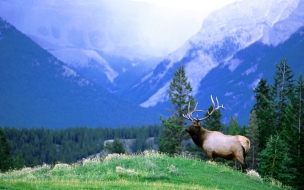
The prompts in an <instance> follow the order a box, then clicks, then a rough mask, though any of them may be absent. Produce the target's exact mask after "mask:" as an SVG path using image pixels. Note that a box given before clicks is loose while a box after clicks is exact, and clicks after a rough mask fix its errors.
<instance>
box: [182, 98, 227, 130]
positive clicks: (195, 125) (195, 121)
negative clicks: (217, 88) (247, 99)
mask: <svg viewBox="0 0 304 190" xmlns="http://www.w3.org/2000/svg"><path fill="white" fill-rule="evenodd" d="M215 99H216V103H217V105H215V103H214V100H213V98H212V95H211V102H212V111H211V112H209V111H207V116H205V117H203V118H198V116H197V117H196V118H195V117H193V116H192V114H193V113H194V112H203V110H197V109H196V107H197V104H198V103H196V105H195V107H194V109H193V110H192V111H190V102H189V104H188V113H187V114H186V115H185V114H183V117H184V118H186V119H188V120H190V121H191V124H190V125H189V126H188V127H187V128H186V129H185V131H187V132H188V133H189V134H190V133H195V134H197V132H198V131H199V130H200V127H201V124H200V121H203V120H205V119H207V118H208V117H210V116H211V115H212V114H213V113H214V112H215V111H216V110H218V109H220V108H224V105H221V106H220V105H219V102H218V99H217V97H215ZM190 135H191V134H190Z"/></svg>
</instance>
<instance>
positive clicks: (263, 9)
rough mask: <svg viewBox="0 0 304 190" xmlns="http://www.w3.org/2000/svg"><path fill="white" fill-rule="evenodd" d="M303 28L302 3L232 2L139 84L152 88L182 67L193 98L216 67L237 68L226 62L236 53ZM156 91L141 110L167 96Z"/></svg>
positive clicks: (283, 0)
mask: <svg viewBox="0 0 304 190" xmlns="http://www.w3.org/2000/svg"><path fill="white" fill-rule="evenodd" d="M303 24H304V0H256V1H252V0H243V1H237V2H234V3H232V4H229V5H227V6H225V7H223V8H222V9H220V10H217V11H215V12H213V13H212V14H210V15H209V16H208V17H207V18H206V19H205V20H204V22H203V24H202V28H201V30H200V31H198V33H197V34H196V35H194V36H193V37H191V38H190V39H189V40H188V41H187V42H185V44H184V45H183V46H181V47H180V48H179V49H177V50H176V51H174V52H173V53H171V54H170V55H169V56H168V58H167V61H168V63H166V64H163V63H162V62H161V63H160V64H163V70H162V71H160V72H156V73H155V74H154V75H152V76H146V77H145V78H144V79H145V80H143V81H149V82H150V83H152V84H153V85H152V86H153V87H156V86H157V83H159V82H160V81H161V79H162V78H164V76H167V75H169V76H173V73H172V69H170V68H172V67H173V66H174V65H175V64H178V65H180V64H181V63H182V64H184V65H185V68H186V73H187V76H188V79H189V80H190V81H191V85H192V88H193V93H194V94H193V95H195V94H196V93H197V92H198V89H199V85H200V81H201V80H202V79H203V78H204V77H205V76H206V74H208V72H210V71H211V69H213V68H214V67H216V66H217V65H219V64H220V63H223V62H224V63H225V64H228V67H229V69H230V71H231V72H233V71H234V70H235V69H236V68H237V67H238V66H239V63H240V62H237V63H236V62H235V61H229V60H230V59H231V58H232V57H233V55H234V54H235V53H236V52H237V51H239V50H241V49H244V48H246V47H248V46H249V45H251V44H253V43H255V42H257V41H260V40H261V41H262V42H263V43H266V44H271V45H277V44H279V43H282V42H284V41H285V40H286V39H288V38H289V36H290V35H291V34H292V33H294V32H295V31H296V30H297V29H298V28H299V27H300V26H303ZM287 25H288V27H287ZM290 25H291V27H289V26H290ZM230 64H233V65H230ZM149 77H150V78H149ZM165 78H171V77H165ZM167 82H168V81H167ZM162 83H163V84H164V81H162ZM142 84H143V83H142ZM165 84H167V83H165ZM143 85H145V84H143ZM137 86H140V85H137ZM158 87H159V89H162V90H161V91H160V90H154V92H155V94H153V95H152V96H151V97H150V98H148V99H147V100H146V101H144V102H143V103H142V104H141V105H142V106H147V105H149V106H153V105H156V104H157V102H156V100H155V97H166V96H165V94H163V95H160V93H167V91H166V90H165V88H166V85H161V86H158ZM153 97H154V98H153ZM158 101H159V102H162V101H163V100H162V99H159V100H158Z"/></svg>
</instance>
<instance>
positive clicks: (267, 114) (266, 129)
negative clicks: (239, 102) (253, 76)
mask: <svg viewBox="0 0 304 190" xmlns="http://www.w3.org/2000/svg"><path fill="white" fill-rule="evenodd" d="M271 89H272V87H271V86H270V85H267V80H266V79H263V78H262V79H261V80H260V82H259V84H258V86H257V87H256V88H255V89H254V93H255V96H254V97H255V99H256V103H255V104H254V106H253V110H255V112H256V116H257V125H258V128H259V132H260V134H259V137H260V143H259V149H260V150H262V149H264V148H265V146H266V141H267V139H268V138H269V136H270V135H273V134H275V130H274V128H275V125H276V116H275V115H276V114H275V106H274V103H273V96H272V94H271Z"/></svg>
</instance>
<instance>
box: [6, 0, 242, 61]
mask: <svg viewBox="0 0 304 190" xmlns="http://www.w3.org/2000/svg"><path fill="white" fill-rule="evenodd" d="M234 1H236V0H212V1H206V0H43V1H36V0H0V16H1V17H3V18H4V19H6V20H7V21H9V22H11V24H13V25H15V26H16V27H17V28H18V29H20V30H21V31H22V32H24V33H25V34H29V35H31V36H36V37H38V38H39V39H44V40H46V42H50V44H57V45H59V46H61V47H72V46H71V45H73V44H71V40H73V42H74V45H75V44H76V45H77V46H76V47H79V46H81V48H87V49H89V48H92V47H93V48H97V49H101V50H104V51H107V52H110V53H115V54H120V55H125V56H130V57H132V56H133V57H134V56H138V57H140V56H142V57H153V56H167V55H168V54H169V53H171V52H173V51H175V50H176V49H178V48H179V47H180V46H182V45H183V44H184V42H185V41H187V40H188V39H189V38H190V37H191V36H193V35H194V34H196V33H197V32H198V31H199V30H200V29H201V26H202V23H203V20H204V18H206V17H207V16H208V15H209V14H210V13H211V12H212V11H214V10H216V9H220V8H222V7H223V6H225V5H227V4H229V3H232V2H234ZM52 31H53V32H54V31H58V32H57V33H58V34H60V38H54V37H53V36H52V35H51V33H52ZM77 34H78V36H77ZM79 36H80V37H81V38H83V39H79V38H78V37H79ZM92 38H96V39H97V38H98V41H94V42H92V41H91V42H90V40H91V39H92ZM45 44H47V43H45ZM45 48H47V47H45Z"/></svg>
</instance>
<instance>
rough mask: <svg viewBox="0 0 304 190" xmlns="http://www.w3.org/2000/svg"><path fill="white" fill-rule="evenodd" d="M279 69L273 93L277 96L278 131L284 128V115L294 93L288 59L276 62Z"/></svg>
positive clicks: (276, 73)
mask: <svg viewBox="0 0 304 190" xmlns="http://www.w3.org/2000/svg"><path fill="white" fill-rule="evenodd" d="M276 68H277V71H276V72H275V76H274V86H273V93H274V97H275V105H276V112H277V114H276V115H277V121H276V124H277V125H276V126H275V129H276V131H277V132H280V131H282V130H283V126H282V125H283V117H284V115H285V114H286V111H287V107H288V104H289V103H290V100H289V97H290V96H291V95H292V93H293V87H294V84H293V83H294V80H293V76H294V75H293V74H292V70H291V68H290V66H288V64H287V59H286V58H285V59H283V60H281V62H280V64H276Z"/></svg>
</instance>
